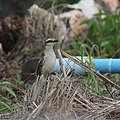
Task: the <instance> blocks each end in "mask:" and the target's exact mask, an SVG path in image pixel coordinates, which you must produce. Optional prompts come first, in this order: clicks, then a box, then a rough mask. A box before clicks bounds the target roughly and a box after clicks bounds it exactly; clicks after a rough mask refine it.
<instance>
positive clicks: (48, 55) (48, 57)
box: [42, 48, 56, 76]
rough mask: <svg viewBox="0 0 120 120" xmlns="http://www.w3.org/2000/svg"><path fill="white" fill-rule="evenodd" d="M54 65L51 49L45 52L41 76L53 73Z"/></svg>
mask: <svg viewBox="0 0 120 120" xmlns="http://www.w3.org/2000/svg"><path fill="white" fill-rule="evenodd" d="M55 63H56V55H55V53H54V51H53V48H51V49H49V50H45V57H44V65H43V67H42V74H43V75H45V76H46V75H48V74H50V73H52V72H53V71H54V67H55Z"/></svg>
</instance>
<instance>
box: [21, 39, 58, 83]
mask: <svg viewBox="0 0 120 120" xmlns="http://www.w3.org/2000/svg"><path fill="white" fill-rule="evenodd" d="M56 42H58V40H56V39H53V38H49V39H47V40H46V41H45V48H44V50H43V52H42V53H40V59H39V62H38V61H37V60H36V59H35V60H34V59H33V60H29V61H28V62H26V63H25V64H24V65H23V67H22V72H21V78H22V80H25V83H26V82H27V81H28V80H29V77H30V76H31V77H32V76H34V75H42V74H43V75H44V76H47V75H49V74H50V73H52V72H53V70H54V67H55V63H56V55H55V53H54V50H53V46H54V45H55V43H56Z"/></svg>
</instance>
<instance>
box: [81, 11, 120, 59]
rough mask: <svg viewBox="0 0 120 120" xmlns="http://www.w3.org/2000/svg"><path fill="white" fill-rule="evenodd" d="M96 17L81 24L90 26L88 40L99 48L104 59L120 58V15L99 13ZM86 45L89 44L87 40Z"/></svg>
mask: <svg viewBox="0 0 120 120" xmlns="http://www.w3.org/2000/svg"><path fill="white" fill-rule="evenodd" d="M95 16H96V19H91V20H86V21H83V22H82V23H81V24H88V25H89V29H88V36H87V38H89V39H90V40H91V41H92V43H93V44H97V45H98V46H99V48H100V54H101V56H102V57H120V34H119V31H120V13H116V14H114V15H112V14H107V13H99V14H96V15H95ZM85 44H89V42H88V41H87V39H86V40H85ZM89 46H91V45H89Z"/></svg>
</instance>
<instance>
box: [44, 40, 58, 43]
mask: <svg viewBox="0 0 120 120" xmlns="http://www.w3.org/2000/svg"><path fill="white" fill-rule="evenodd" d="M53 42H58V40H48V41H46V42H45V43H53Z"/></svg>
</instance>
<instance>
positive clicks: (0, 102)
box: [0, 101, 11, 110]
mask: <svg viewBox="0 0 120 120" xmlns="http://www.w3.org/2000/svg"><path fill="white" fill-rule="evenodd" d="M0 106H3V107H6V108H7V109H9V110H11V108H10V106H9V105H8V104H6V103H5V102H2V101H0ZM3 107H2V108H3Z"/></svg>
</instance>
